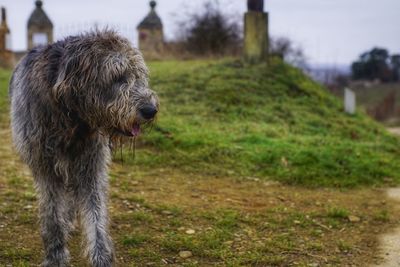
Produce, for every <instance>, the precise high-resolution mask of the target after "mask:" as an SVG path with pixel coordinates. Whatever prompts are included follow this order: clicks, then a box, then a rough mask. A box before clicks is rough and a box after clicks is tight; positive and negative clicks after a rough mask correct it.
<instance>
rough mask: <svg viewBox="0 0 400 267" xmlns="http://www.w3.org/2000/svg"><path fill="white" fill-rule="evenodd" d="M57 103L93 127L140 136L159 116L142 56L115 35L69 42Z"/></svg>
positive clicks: (96, 34) (101, 34) (105, 33)
mask: <svg viewBox="0 0 400 267" xmlns="http://www.w3.org/2000/svg"><path fill="white" fill-rule="evenodd" d="M59 66H60V69H59V72H58V77H57V80H56V82H55V85H54V87H53V98H54V99H56V101H58V102H62V104H63V105H65V106H66V107H67V108H68V109H69V110H70V111H71V112H76V113H77V115H78V116H79V118H80V119H82V120H84V121H85V122H86V123H87V124H88V125H89V126H90V127H93V128H99V129H104V130H106V131H117V132H119V133H121V134H124V135H127V136H137V135H138V134H139V132H140V127H141V125H143V124H147V123H150V122H152V121H153V120H154V119H155V116H156V114H157V112H158V108H159V103H158V99H157V96H156V94H155V93H154V92H153V91H152V90H151V89H150V88H149V83H148V69H147V67H146V65H145V62H144V60H143V57H142V55H141V54H140V52H139V51H138V50H137V49H135V48H133V47H132V46H131V44H130V42H129V41H128V40H127V39H125V38H123V37H121V36H119V35H117V34H116V33H114V32H110V31H103V32H94V33H89V34H86V35H81V36H77V37H69V38H67V39H66V40H65V41H64V47H63V51H62V56H61V64H60V65H59Z"/></svg>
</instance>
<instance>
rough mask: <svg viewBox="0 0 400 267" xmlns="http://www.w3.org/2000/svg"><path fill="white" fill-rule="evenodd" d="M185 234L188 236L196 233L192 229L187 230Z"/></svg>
mask: <svg viewBox="0 0 400 267" xmlns="http://www.w3.org/2000/svg"><path fill="white" fill-rule="evenodd" d="M185 233H187V234H188V235H193V234H194V233H196V231H195V230H193V229H188V230H186V232H185Z"/></svg>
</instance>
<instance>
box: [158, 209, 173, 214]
mask: <svg viewBox="0 0 400 267" xmlns="http://www.w3.org/2000/svg"><path fill="white" fill-rule="evenodd" d="M161 213H162V214H165V215H172V212H171V211H169V210H163V211H162V212H161Z"/></svg>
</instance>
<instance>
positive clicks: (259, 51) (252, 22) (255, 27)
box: [244, 0, 269, 63]
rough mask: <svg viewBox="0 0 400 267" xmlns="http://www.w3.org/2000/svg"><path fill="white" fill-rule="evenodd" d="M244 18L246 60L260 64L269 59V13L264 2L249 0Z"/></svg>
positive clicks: (261, 0)
mask: <svg viewBox="0 0 400 267" xmlns="http://www.w3.org/2000/svg"><path fill="white" fill-rule="evenodd" d="M247 6H248V12H246V14H245V16H244V58H245V60H246V61H248V62H250V63H258V62H262V61H265V60H267V58H268V47H269V44H268V35H269V33H268V13H266V12H264V2H263V0H248V1H247Z"/></svg>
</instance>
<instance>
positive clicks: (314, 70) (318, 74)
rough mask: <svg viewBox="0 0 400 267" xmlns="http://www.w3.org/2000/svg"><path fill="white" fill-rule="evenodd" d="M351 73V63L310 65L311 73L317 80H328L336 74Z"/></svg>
mask: <svg viewBox="0 0 400 267" xmlns="http://www.w3.org/2000/svg"><path fill="white" fill-rule="evenodd" d="M337 74H341V75H351V67H350V65H345V64H313V65H311V67H310V71H309V75H310V76H311V77H312V78H313V79H314V80H316V81H319V82H322V83H324V82H327V81H331V79H332V78H334V77H333V76H334V75H337Z"/></svg>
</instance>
